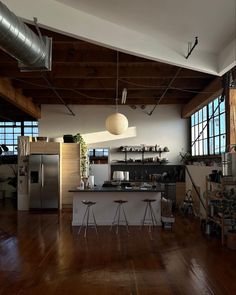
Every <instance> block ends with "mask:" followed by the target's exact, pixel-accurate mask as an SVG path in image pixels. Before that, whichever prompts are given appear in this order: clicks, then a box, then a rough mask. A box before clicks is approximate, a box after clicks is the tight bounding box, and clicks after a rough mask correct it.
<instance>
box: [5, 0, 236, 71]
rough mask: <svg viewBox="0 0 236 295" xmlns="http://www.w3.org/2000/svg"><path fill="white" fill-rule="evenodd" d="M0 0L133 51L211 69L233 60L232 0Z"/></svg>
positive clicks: (235, 9)
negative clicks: (192, 46)
mask: <svg viewBox="0 0 236 295" xmlns="http://www.w3.org/2000/svg"><path fill="white" fill-rule="evenodd" d="M2 2H3V3H5V4H6V5H7V6H8V7H9V9H11V10H12V11H13V12H14V13H15V14H17V15H18V16H20V17H22V18H24V19H26V20H28V21H32V19H33V17H35V16H36V17H37V18H38V21H39V23H40V24H41V25H42V26H44V27H47V28H50V29H53V30H55V31H59V32H62V33H66V34H68V35H71V36H74V37H78V38H81V39H84V40H88V41H91V42H94V43H97V44H101V45H103V46H107V47H111V48H115V49H118V50H121V51H124V52H127V53H131V54H134V55H138V56H143V57H146V58H150V59H153V60H158V61H162V62H166V63H170V64H175V65H180V66H183V67H186V68H190V69H194V70H198V71H203V72H208V73H211V74H216V75H222V74H224V73H225V72H226V71H227V70H229V69H230V68H232V67H233V66H235V65H236V0H146V1H144V0H119V1H118V0H40V1H36V2H35V1H32V0H21V1H19V0H5V1H2ZM195 36H198V37H199V44H198V45H197V46H196V48H195V49H194V51H193V53H192V55H191V56H190V57H189V59H188V60H186V58H185V55H186V54H187V46H188V42H194V39H195Z"/></svg>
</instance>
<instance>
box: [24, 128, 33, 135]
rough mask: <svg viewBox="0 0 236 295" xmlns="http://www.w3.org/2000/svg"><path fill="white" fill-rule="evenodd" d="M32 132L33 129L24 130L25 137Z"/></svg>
mask: <svg viewBox="0 0 236 295" xmlns="http://www.w3.org/2000/svg"><path fill="white" fill-rule="evenodd" d="M31 132H32V128H26V127H25V128H24V135H25V134H26V133H30V134H31Z"/></svg>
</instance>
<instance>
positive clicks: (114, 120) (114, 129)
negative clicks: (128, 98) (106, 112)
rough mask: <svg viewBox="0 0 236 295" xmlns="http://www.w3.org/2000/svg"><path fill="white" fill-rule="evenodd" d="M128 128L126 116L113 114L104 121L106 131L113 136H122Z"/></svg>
mask: <svg viewBox="0 0 236 295" xmlns="http://www.w3.org/2000/svg"><path fill="white" fill-rule="evenodd" d="M128 126H129V122H128V120H127V118H126V116H125V115H123V114H121V113H114V114H112V115H110V116H108V117H107V119H106V129H107V131H109V132H110V133H111V134H114V135H119V134H122V133H123V132H125V131H126V129H127V128H128Z"/></svg>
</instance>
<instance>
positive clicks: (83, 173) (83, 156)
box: [74, 133, 88, 177]
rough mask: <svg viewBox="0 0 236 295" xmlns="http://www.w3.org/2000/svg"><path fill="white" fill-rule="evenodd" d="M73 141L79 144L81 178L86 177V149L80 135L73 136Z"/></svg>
mask: <svg viewBox="0 0 236 295" xmlns="http://www.w3.org/2000/svg"><path fill="white" fill-rule="evenodd" d="M74 141H75V142H76V143H79V144H80V153H81V159H80V173H81V177H87V167H88V147H87V144H86V142H85V140H84V138H83V136H82V135H81V134H80V133H77V134H76V135H74Z"/></svg>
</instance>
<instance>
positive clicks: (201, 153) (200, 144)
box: [199, 140, 203, 156]
mask: <svg viewBox="0 0 236 295" xmlns="http://www.w3.org/2000/svg"><path fill="white" fill-rule="evenodd" d="M202 155H203V141H202V140H200V141H199V156H202Z"/></svg>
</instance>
